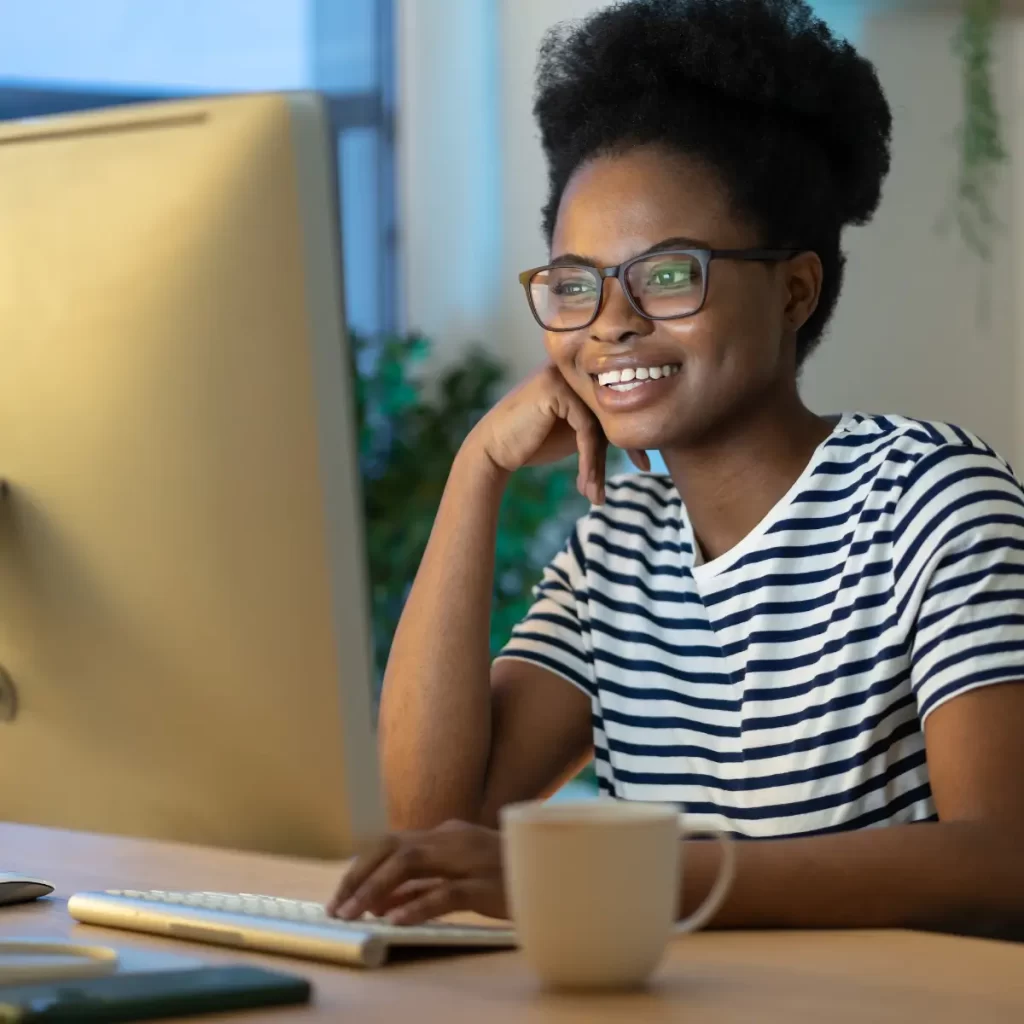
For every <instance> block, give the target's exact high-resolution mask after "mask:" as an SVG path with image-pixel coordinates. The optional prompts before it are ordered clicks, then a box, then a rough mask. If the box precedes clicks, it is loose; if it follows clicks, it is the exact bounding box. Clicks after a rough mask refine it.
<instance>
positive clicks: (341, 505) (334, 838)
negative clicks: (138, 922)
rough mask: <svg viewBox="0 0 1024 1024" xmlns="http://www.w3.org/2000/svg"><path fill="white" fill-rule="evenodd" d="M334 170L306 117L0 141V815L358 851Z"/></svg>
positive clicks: (361, 600)
mask: <svg viewBox="0 0 1024 1024" xmlns="http://www.w3.org/2000/svg"><path fill="white" fill-rule="evenodd" d="M333 164H334V161H333V156H332V140H331V137H330V133H329V131H328V129H327V125H326V120H325V118H324V116H323V112H322V110H321V107H320V104H319V101H318V100H317V99H316V98H315V97H313V96H309V95H305V94H295V95H267V96H246V97H231V98H218V99H209V100H206V99H204V100H198V101H186V102H172V103H166V104H153V105H146V106H137V107H122V108H119V109H115V110H110V111H104V112H99V113H89V114H85V115H73V116H66V117H57V118H49V119H45V120H42V121H36V122H24V123H17V122H15V123H8V124H7V125H3V126H0V478H3V479H4V480H6V481H7V483H8V493H7V497H6V498H5V499H3V500H0V667H2V668H3V669H5V670H6V672H7V674H8V676H9V678H10V680H11V681H12V683H13V686H14V688H15V689H16V691H17V702H18V709H17V714H16V716H15V717H14V719H13V721H9V722H0V819H5V820H10V821H18V822H28V823H34V824H41V825H50V826H58V827H65V828H72V829H84V830H90V831H98V832H108V833H116V834H130V835H138V836H147V837H156V838H170V839H178V840H184V841H189V842H198V843H204V844H211V845H219V846H227V847H236V848H247V849H257V850H265V851H273V852H280V853H288V854H298V855H309V856H318V857H329V858H333V857H340V856H344V855H347V854H348V853H350V852H351V851H352V849H353V848H354V846H355V845H356V844H358V843H359V842H361V841H362V840H363V838H365V837H368V836H370V835H373V834H375V833H376V832H377V831H379V829H380V828H381V825H382V812H381V806H380V795H379V786H378V781H377V765H376V754H375V750H374V743H373V738H372V737H373V734H372V729H371V692H370V689H371V677H372V665H371V654H370V651H371V644H370V623H369V613H368V600H367V585H366V565H365V557H364V550H363V529H362V526H363V523H362V506H361V499H360V494H359V487H358V470H357V464H356V456H355V433H354V422H353V421H354V415H353V406H352V397H351V381H350V375H349V366H348V356H347V351H346V338H345V332H344V323H343V316H342V300H341V269H340V256H339V245H338V238H337V229H338V220H337V213H336V189H337V179H336V177H334V171H333Z"/></svg>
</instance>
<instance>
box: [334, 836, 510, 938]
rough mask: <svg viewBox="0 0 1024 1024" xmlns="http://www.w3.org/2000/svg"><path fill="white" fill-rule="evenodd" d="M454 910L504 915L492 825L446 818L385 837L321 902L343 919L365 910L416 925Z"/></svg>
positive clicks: (497, 838) (498, 852) (496, 841)
mask: <svg viewBox="0 0 1024 1024" xmlns="http://www.w3.org/2000/svg"><path fill="white" fill-rule="evenodd" d="M456 910H472V911H476V913H478V914H485V915H486V916H488V917H507V916H508V912H507V909H506V907H505V886H504V879H503V876H502V866H501V837H500V835H499V833H498V832H497V831H496V830H494V829H489V828H483V827H482V826H480V825H468V824H466V823H465V822H462V821H451V822H447V823H446V824H444V825H441V826H440V827H438V828H434V829H430V830H429V831H426V832H400V833H398V834H395V835H390V836H387V837H386V838H384V839H382V840H381V841H380V842H379V843H378V844H377V845H376V846H375V847H374V848H373V849H372V850H370V851H369V852H367V853H365V854H363V855H362V856H361V857H359V858H357V859H356V861H355V862H354V863H353V864H352V866H351V867H350V868H349V870H348V872H347V873H346V874H345V877H344V878H343V879H342V881H341V885H340V886H339V888H338V892H337V894H336V895H335V897H334V899H333V900H331V902H330V903H329V904H328V906H327V912H328V913H329V914H331V915H334V916H337V917H341V918H343V919H345V920H355V919H356V918H358V917H360V916H361V915H362V914H364V913H366V912H369V913H371V914H375V915H377V916H385V915H386V916H387V918H388V919H389V920H390V921H392V922H393V923H395V924H419V923H421V922H423V921H427V920H429V919H431V918H434V917H439V916H440V915H442V914H448V913H451V912H452V911H456Z"/></svg>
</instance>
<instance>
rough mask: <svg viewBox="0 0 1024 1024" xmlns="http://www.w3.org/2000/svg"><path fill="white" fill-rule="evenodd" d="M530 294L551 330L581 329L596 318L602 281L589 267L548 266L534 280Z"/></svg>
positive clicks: (546, 325)
mask: <svg viewBox="0 0 1024 1024" xmlns="http://www.w3.org/2000/svg"><path fill="white" fill-rule="evenodd" d="M530 296H531V298H532V299H533V308H534V309H535V310H536V311H537V318H538V319H539V320H540V322H541V323H542V324H543V325H544V326H545V327H546V328H547V329H548V330H551V331H571V330H577V329H579V328H581V327H585V326H586V325H587V324H588V323H590V321H591V320H592V319H593V317H594V313H595V312H596V310H597V306H598V303H599V302H600V301H601V283H600V281H599V280H598V277H597V275H596V274H595V273H594V272H593V271H592V270H591V269H589V268H588V267H547V268H545V269H544V270H538V271H537V273H536V274H534V275H533V277H532V278H531V279H530Z"/></svg>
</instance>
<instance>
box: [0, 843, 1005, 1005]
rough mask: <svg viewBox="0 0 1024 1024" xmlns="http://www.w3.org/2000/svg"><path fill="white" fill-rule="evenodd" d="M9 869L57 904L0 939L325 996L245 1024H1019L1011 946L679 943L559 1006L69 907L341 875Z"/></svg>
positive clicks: (133, 851)
mask: <svg viewBox="0 0 1024 1024" xmlns="http://www.w3.org/2000/svg"><path fill="white" fill-rule="evenodd" d="M2 869H8V870H16V871H24V872H25V873H31V874H37V875H41V876H43V877H45V878H49V879H50V880H51V881H53V882H54V883H55V884H56V885H57V893H56V894H55V897H54V898H51V899H49V900H45V901H41V902H39V903H36V904H26V905H24V906H21V907H6V908H0V934H3V935H21V936H27V935H35V936H49V937H58V936H67V935H69V934H70V935H74V936H75V937H77V938H80V939H83V940H85V939H90V940H100V941H106V942H109V943H111V944H115V945H118V946H121V947H135V948H148V949H162V950H174V951H176V952H179V953H185V954H187V955H190V956H194V955H200V956H202V957H204V958H206V959H208V960H210V961H211V962H214V961H219V962H224V961H236V962H237V961H240V960H249V961H251V962H263V963H265V964H268V965H270V966H277V967H279V968H283V969H285V970H291V971H294V972H296V973H299V974H303V975H305V976H307V977H309V978H310V979H311V980H312V981H313V983H314V984H315V986H316V991H317V995H316V1004H315V1006H313V1007H311V1008H300V1009H284V1010H268V1011H263V1012H260V1013H253V1014H249V1015H248V1017H247V1019H251V1020H253V1021H257V1020H258V1021H268V1022H269V1021H278V1022H288V1021H310V1022H312V1021H318V1020H322V1021H335V1022H338V1024H346V1022H350V1024H368V1022H374V1021H382V1022H383V1021H386V1022H388V1024H401V1022H403V1021H408V1024H415V1022H419V1021H427V1022H429V1021H433V1020H437V1021H444V1022H445V1024H462V1022H466V1024H481V1022H484V1024H505V1022H509V1021H517V1022H518V1021H527V1022H531V1024H601V1022H605V1021H615V1022H616V1024H634V1022H637V1024H639V1022H643V1021H673V1022H680V1021H685V1022H686V1024H697V1022H700V1024H703V1022H716V1024H718V1022H732V1021H736V1022H740V1021H742V1022H744V1024H749V1022H751V1021H757V1022H759V1024H771V1022H774V1021H785V1022H787V1024H789V1022H797V1021H808V1022H813V1024H823V1022H829V1024H836V1022H840V1024H841V1022H846V1021H849V1022H851V1024H853V1022H856V1024H865V1022H876V1021H892V1022H897V1021H898V1022H916V1021H919V1020H920V1021H925V1022H928V1024H941V1022H946V1021H949V1022H955V1024H979V1022H988V1021H1006V1022H1010V1021H1013V1022H1015V1024H1020V1022H1021V1021H1024V946H1017V945H1013V944H1008V943H999V942H988V941H983V940H978V939H958V938H951V937H947V936H938V935H923V934H916V933H911V932H818V933H807V932H803V933H797V932H793V933H783V932H764V933H717V934H716V933H706V934H702V935H695V936H690V937H687V938H682V939H679V940H677V941H676V942H675V943H674V944H673V946H672V947H671V949H670V951H669V954H668V956H667V957H666V961H665V963H664V965H663V966H662V968H661V970H660V971H659V973H658V975H657V976H656V978H655V980H654V982H653V983H652V985H651V987H650V989H649V990H647V991H646V992H643V993H639V994H633V995H616V996H551V995H545V994H542V993H540V992H539V991H538V989H537V985H536V983H535V982H534V980H533V978H532V977H531V975H530V973H529V972H528V970H527V968H526V966H525V965H524V963H523V962H522V959H521V958H520V957H519V955H518V954H516V953H485V954H477V955H472V956H468V957H457V958H443V959H439V960H429V961H421V962H418V963H405V964H395V965H391V966H389V967H386V968H383V969H381V970H378V971H360V970H355V969H348V968H344V967H330V966H324V965H319V964H313V963H309V962H306V961H293V960H283V959H280V958H276V957H259V956H253V955H246V954H240V953H238V952H235V951H233V950H225V949H218V948H216V947H213V946H201V945H197V944H191V943H180V942H172V941H170V940H164V939H156V938H150V937H147V936H142V935H134V934H132V933H130V932H114V931H108V930H104V929H97V928H87V927H84V926H82V925H76V924H74V922H72V921H71V920H70V918H69V917H68V916H67V911H66V907H65V901H66V899H67V897H68V896H69V895H70V894H71V893H73V892H75V891H80V890H83V889H105V888H107V889H109V888H137V889H146V888H164V889H208V890H214V891H219V890H228V891H231V892H235V891H245V892H265V893H270V894H273V895H277V896H287V897H292V898H296V899H315V900H323V899H324V898H326V896H327V895H328V893H329V892H330V891H331V889H332V887H333V885H334V883H335V882H336V880H337V878H338V876H339V869H338V868H337V867H331V866H325V865H323V864H310V863H306V862H302V861H289V860H284V859H280V858H272V857H263V856H257V855H251V854H240V853H227V852H223V851H216V850H205V849H200V848H196V847H188V846H176V845H173V844H167V843H154V842H144V841H138V840H126V839H113V838H107V837H101V836H91V835H81V834H77V833H70V832H58V831H51V830H48V829H35V828H26V827H24V826H17V825H7V824H0V870H2Z"/></svg>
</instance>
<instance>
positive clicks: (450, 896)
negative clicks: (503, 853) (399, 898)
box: [388, 879, 488, 925]
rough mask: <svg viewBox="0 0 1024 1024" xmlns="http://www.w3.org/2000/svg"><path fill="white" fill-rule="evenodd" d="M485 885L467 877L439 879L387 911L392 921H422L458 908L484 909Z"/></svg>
mask: <svg viewBox="0 0 1024 1024" xmlns="http://www.w3.org/2000/svg"><path fill="white" fill-rule="evenodd" d="M487 905H488V893H487V885H486V883H484V882H478V881H473V880H470V879H456V880H454V881H444V882H438V883H437V884H436V885H434V886H432V887H431V888H430V889H429V890H428V891H427V892H425V893H424V894H423V895H422V896H419V897H417V898H416V899H413V900H410V901H409V902H408V903H406V904H405V905H404V906H401V907H397V908H395V909H394V910H392V911H391V912H390V913H389V914H388V920H389V921H390V922H391V923H392V924H403V925H410V924H423V922H424V921H430V920H432V919H433V918H435V917H441V916H443V915H444V914H452V913H454V912H455V911H457V910H477V911H480V912H486V909H487Z"/></svg>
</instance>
